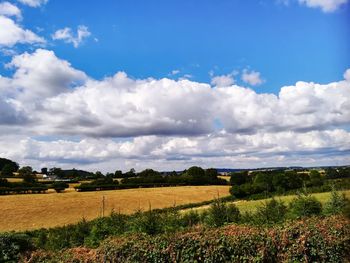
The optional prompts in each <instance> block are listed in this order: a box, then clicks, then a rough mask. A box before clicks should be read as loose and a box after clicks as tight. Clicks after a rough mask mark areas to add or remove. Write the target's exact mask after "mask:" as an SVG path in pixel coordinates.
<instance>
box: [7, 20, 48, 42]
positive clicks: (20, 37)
mask: <svg viewBox="0 0 350 263" xmlns="http://www.w3.org/2000/svg"><path fill="white" fill-rule="evenodd" d="M17 43H21V44H43V43H45V39H43V38H42V37H39V36H38V35H36V34H35V33H33V32H32V31H30V30H28V29H23V28H22V27H21V26H19V25H18V24H16V23H15V22H14V21H13V20H12V19H10V18H9V17H5V16H1V15H0V47H1V46H3V47H12V46H14V45H15V44H17Z"/></svg>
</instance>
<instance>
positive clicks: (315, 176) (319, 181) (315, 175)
mask: <svg viewBox="0 0 350 263" xmlns="http://www.w3.org/2000/svg"><path fill="white" fill-rule="evenodd" d="M310 182H311V185H312V186H321V185H323V182H324V180H323V177H322V176H321V174H320V173H319V172H318V171H316V170H312V171H311V172H310Z"/></svg>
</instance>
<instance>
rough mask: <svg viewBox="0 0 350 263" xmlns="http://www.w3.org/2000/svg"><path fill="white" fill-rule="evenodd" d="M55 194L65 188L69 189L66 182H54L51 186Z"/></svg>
mask: <svg viewBox="0 0 350 263" xmlns="http://www.w3.org/2000/svg"><path fill="white" fill-rule="evenodd" d="M51 187H52V188H53V189H55V191H56V192H57V193H61V192H62V191H64V190H65V189H66V188H68V187H69V185H68V184H67V183H66V182H54V183H53V184H52V186H51Z"/></svg>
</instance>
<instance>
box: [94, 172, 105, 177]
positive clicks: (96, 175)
mask: <svg viewBox="0 0 350 263" xmlns="http://www.w3.org/2000/svg"><path fill="white" fill-rule="evenodd" d="M95 177H96V178H103V177H104V175H103V173H101V172H100V171H97V172H96V173H95Z"/></svg>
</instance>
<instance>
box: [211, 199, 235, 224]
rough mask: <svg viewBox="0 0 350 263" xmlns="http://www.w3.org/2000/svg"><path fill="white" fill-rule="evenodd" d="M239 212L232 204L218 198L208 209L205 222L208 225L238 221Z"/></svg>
mask: <svg viewBox="0 0 350 263" xmlns="http://www.w3.org/2000/svg"><path fill="white" fill-rule="evenodd" d="M239 219H240V212H239V210H238V208H237V206H235V205H234V204H229V205H227V204H226V203H225V202H223V201H222V200H220V199H216V200H215V201H214V202H213V203H212V204H211V205H210V208H209V210H208V216H207V219H206V223H207V224H208V225H209V226H216V227H218V226H222V225H224V224H225V223H231V222H238V220H239Z"/></svg>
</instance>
